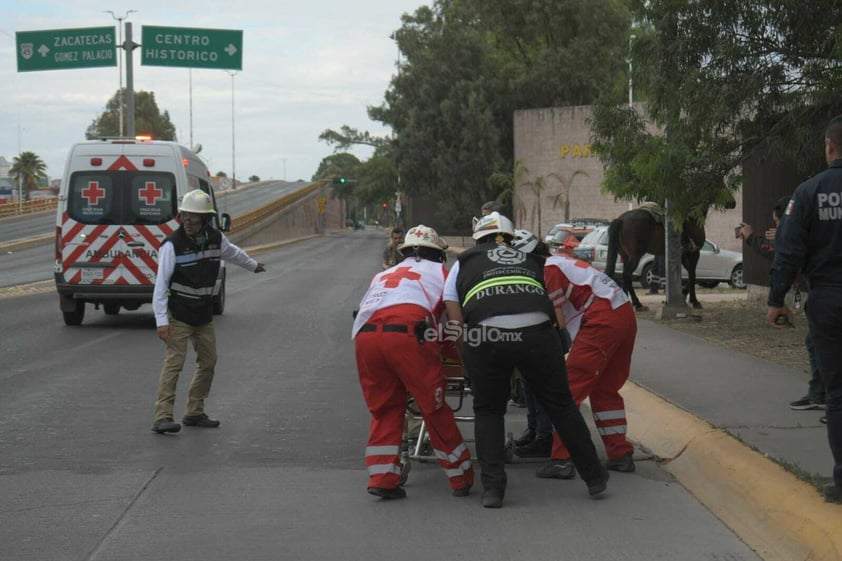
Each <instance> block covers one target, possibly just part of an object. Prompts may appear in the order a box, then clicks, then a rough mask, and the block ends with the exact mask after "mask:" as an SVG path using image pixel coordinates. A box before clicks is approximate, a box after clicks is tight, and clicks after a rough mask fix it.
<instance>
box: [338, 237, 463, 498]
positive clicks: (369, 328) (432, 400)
mask: <svg viewBox="0 0 842 561" xmlns="http://www.w3.org/2000/svg"><path fill="white" fill-rule="evenodd" d="M445 249H447V244H445V243H444V242H443V241H442V240H441V239H440V238H439V236H438V234H437V233H436V231H435V230H433V229H432V228H429V227H427V226H423V225H419V226H416V227H414V228H412V229H410V230H409V232H407V234H406V238H405V240H404V242H403V243H402V244H401V245H400V246H399V251H400V252H401V254H402V256H403V261H401V262H400V263H399V264H397V265H394V266H393V267H390V268H389V269H386V270H385V271H383V272H381V273H378V274H377V275H376V276H375V277H374V279H373V280H372V281H371V284H370V285H369V288H368V291H367V292H366V293H365V296H363V299H362V302H360V308H359V312H358V313H357V317H356V320H355V321H354V327H353V330H352V332H351V337H352V338H353V339H354V347H355V349H356V358H357V372H358V374H359V379H360V386H361V387H362V392H363V397H364V398H365V401H366V405H367V406H368V410H369V412H371V426H370V429H369V437H368V445H367V446H366V449H365V464H366V466H367V468H368V477H369V480H368V492H369V493H371V494H372V495H376V496H378V497H381V498H383V499H400V498H403V497H405V496H406V491H404V489H403V488H402V487H400V486H399V483H400V474H401V459H400V445H401V439H402V436H403V425H404V415H405V413H406V406H407V392H409V393H411V394H412V396H413V397H414V399H415V402H416V405H417V407H418V408H419V409H420V410H421V414H422V416H423V417H424V421H425V422H426V426H427V428H428V431H429V435H430V443H431V445H432V447H433V450H434V452H435V455H436V457H437V458H438V459H439V463H440V464H441V466H442V468H444V471H445V474H446V475H447V477H448V480H449V482H450V488H451V490H452V493H453V495H455V496H457V497H464V496H467V495H468V494H469V493H470V490H471V485H472V484H473V481H474V470H473V467H472V466H471V454H470V450H468V447H467V446H466V445H465V443H464V441H463V438H462V433H461V432H460V430H459V427H458V426H457V425H456V420H455V419H454V417H453V410H452V409H451V408H450V406H449V405H448V404H447V402H446V401H445V389H446V388H445V378H444V374H443V372H442V359H441V350H440V345H439V341H438V340H437V339H436V338H435V337H427V334H429V333H431V332H434V331H435V328H436V327H437V326H438V325H440V322H439V320H440V319H441V318H442V317H443V313H444V303H443V302H442V294H443V292H444V281H445V278H446V276H447V271H446V269H445V267H444V262H445V260H446V253H445V251H444V250H445ZM431 328H432V330H431ZM428 339H430V340H428Z"/></svg>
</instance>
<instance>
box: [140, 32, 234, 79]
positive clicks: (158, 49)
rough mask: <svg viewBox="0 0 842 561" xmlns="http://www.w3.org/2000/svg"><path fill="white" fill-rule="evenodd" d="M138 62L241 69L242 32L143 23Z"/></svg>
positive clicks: (155, 64)
mask: <svg viewBox="0 0 842 561" xmlns="http://www.w3.org/2000/svg"><path fill="white" fill-rule="evenodd" d="M140 53H141V54H140V64H143V65H146V66H183V67H186V68H216V69H220V70H242V69H243V32H242V30H234V29H199V28H196V27H154V26H148V25H144V26H143V33H142V38H141V50H140Z"/></svg>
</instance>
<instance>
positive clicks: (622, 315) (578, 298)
mask: <svg viewBox="0 0 842 561" xmlns="http://www.w3.org/2000/svg"><path fill="white" fill-rule="evenodd" d="M515 240H516V241H515V243H514V246H515V247H517V248H518V249H520V250H521V251H524V252H526V253H529V252H533V251H535V250H536V248H537V247H538V239H537V238H536V237H535V235H534V234H532V233H531V232H528V231H526V230H518V231H517V232H515ZM545 255H546V256H547V260H546V262H545V264H544V282H545V283H546V285H547V293H548V294H549V296H550V299H551V300H552V302H553V306H554V307H555V310H556V318H557V320H558V324H559V325H560V326H564V327H565V328H566V329H567V332H568V333H569V335H570V338H571V339H572V347H571V348H570V352H569V354H568V355H567V379H568V381H569V383H570V391H571V393H572V394H573V399H574V400H575V401H576V404H577V405H580V404H581V403H582V401H584V399H585V398H586V397H589V398H590V402H591V411H592V413H593V418H594V421H595V422H596V428H597V430H598V431H599V435H600V436H601V437H602V442H603V443H604V444H605V451H606V453H607V455H608V463H607V464H606V466H605V467H607V468H608V469H610V470H614V471H622V472H632V471H634V459H633V453H634V446H633V445H632V444H631V443H630V442H629V441H628V440H627V439H626V410H625V406H624V402H623V398H622V396H620V388H622V387H623V384H625V383H626V380H628V379H629V369H630V367H631V357H632V351H633V350H634V340H635V337H636V336H637V320H636V319H635V314H634V308H632V305H631V303H630V302H629V298H628V296H626V293H625V292H623V290H622V288H620V287H619V286H618V285H617V283H616V282H614V280H613V279H611V278H610V277H609V276H608V275H606V274H604V273H603V272H601V271H598V270H597V269H595V268H594V267H591V266H590V265H589V264H587V263H585V262H584V261H579V260H578V259H573V258H570V257H564V256H549V253H548V252H545ZM575 473H576V471H575V467H574V466H573V463H572V462H571V461H570V452H568V451H567V448H566V447H565V446H564V443H563V442H562V441H561V439H560V438H559V437H558V433H555V434H553V449H552V452H551V454H550V461H549V462H548V463H547V464H545V465H544V466H543V467H541V468H540V469H539V470H538V472H537V473H536V474H535V475H536V476H537V477H542V478H548V479H570V478H572V477H574V476H575Z"/></svg>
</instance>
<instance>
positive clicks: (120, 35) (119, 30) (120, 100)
mask: <svg viewBox="0 0 842 561" xmlns="http://www.w3.org/2000/svg"><path fill="white" fill-rule="evenodd" d="M103 13H104V14H111V17H112V18H114V19H115V20H116V21H117V48H118V49H120V50H119V51H117V73H118V74H119V75H120V89H118V90H117V106H118V112H119V115H120V127H119V128H120V136H123V51H124V50H125V45H123V20H125V19H127V18H128V17H129V14H132V13H137V10H127V11H126V13H125V14H123V15H122V16H118V15H117V14H115V13H114V12H112V11H111V10H105V11H104V12H103Z"/></svg>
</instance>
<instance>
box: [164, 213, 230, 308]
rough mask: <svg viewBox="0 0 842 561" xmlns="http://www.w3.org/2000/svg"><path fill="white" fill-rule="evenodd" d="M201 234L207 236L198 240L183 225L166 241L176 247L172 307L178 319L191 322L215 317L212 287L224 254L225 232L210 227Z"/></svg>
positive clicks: (170, 297) (171, 291)
mask: <svg viewBox="0 0 842 561" xmlns="http://www.w3.org/2000/svg"><path fill="white" fill-rule="evenodd" d="M202 233H203V235H204V236H205V239H204V240H203V241H202V242H201V243H200V244H199V243H196V242H195V241H194V240H193V239H191V238H190V237H189V236H187V233H186V232H185V231H184V227H183V226H182V227H180V228H179V229H178V230H176V231H175V232H173V234H172V235H171V236H170V237H168V238H167V239H166V240H164V243H168V242H169V243H171V244H173V249H174V250H175V269H174V270H173V275H172V278H170V290H169V309H170V312H171V313H172V315H173V317H174V318H175V319H177V320H178V321H182V322H184V323H188V324H190V325H205V324H208V323H210V322H211V321H212V320H213V287H214V284H215V283H216V277H217V275H218V274H219V263H220V259H221V253H222V233H220V232H219V230H216V229H215V228H211V227H209V226H206V227H205V229H204V230H203V232H202ZM161 245H163V244H161Z"/></svg>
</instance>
